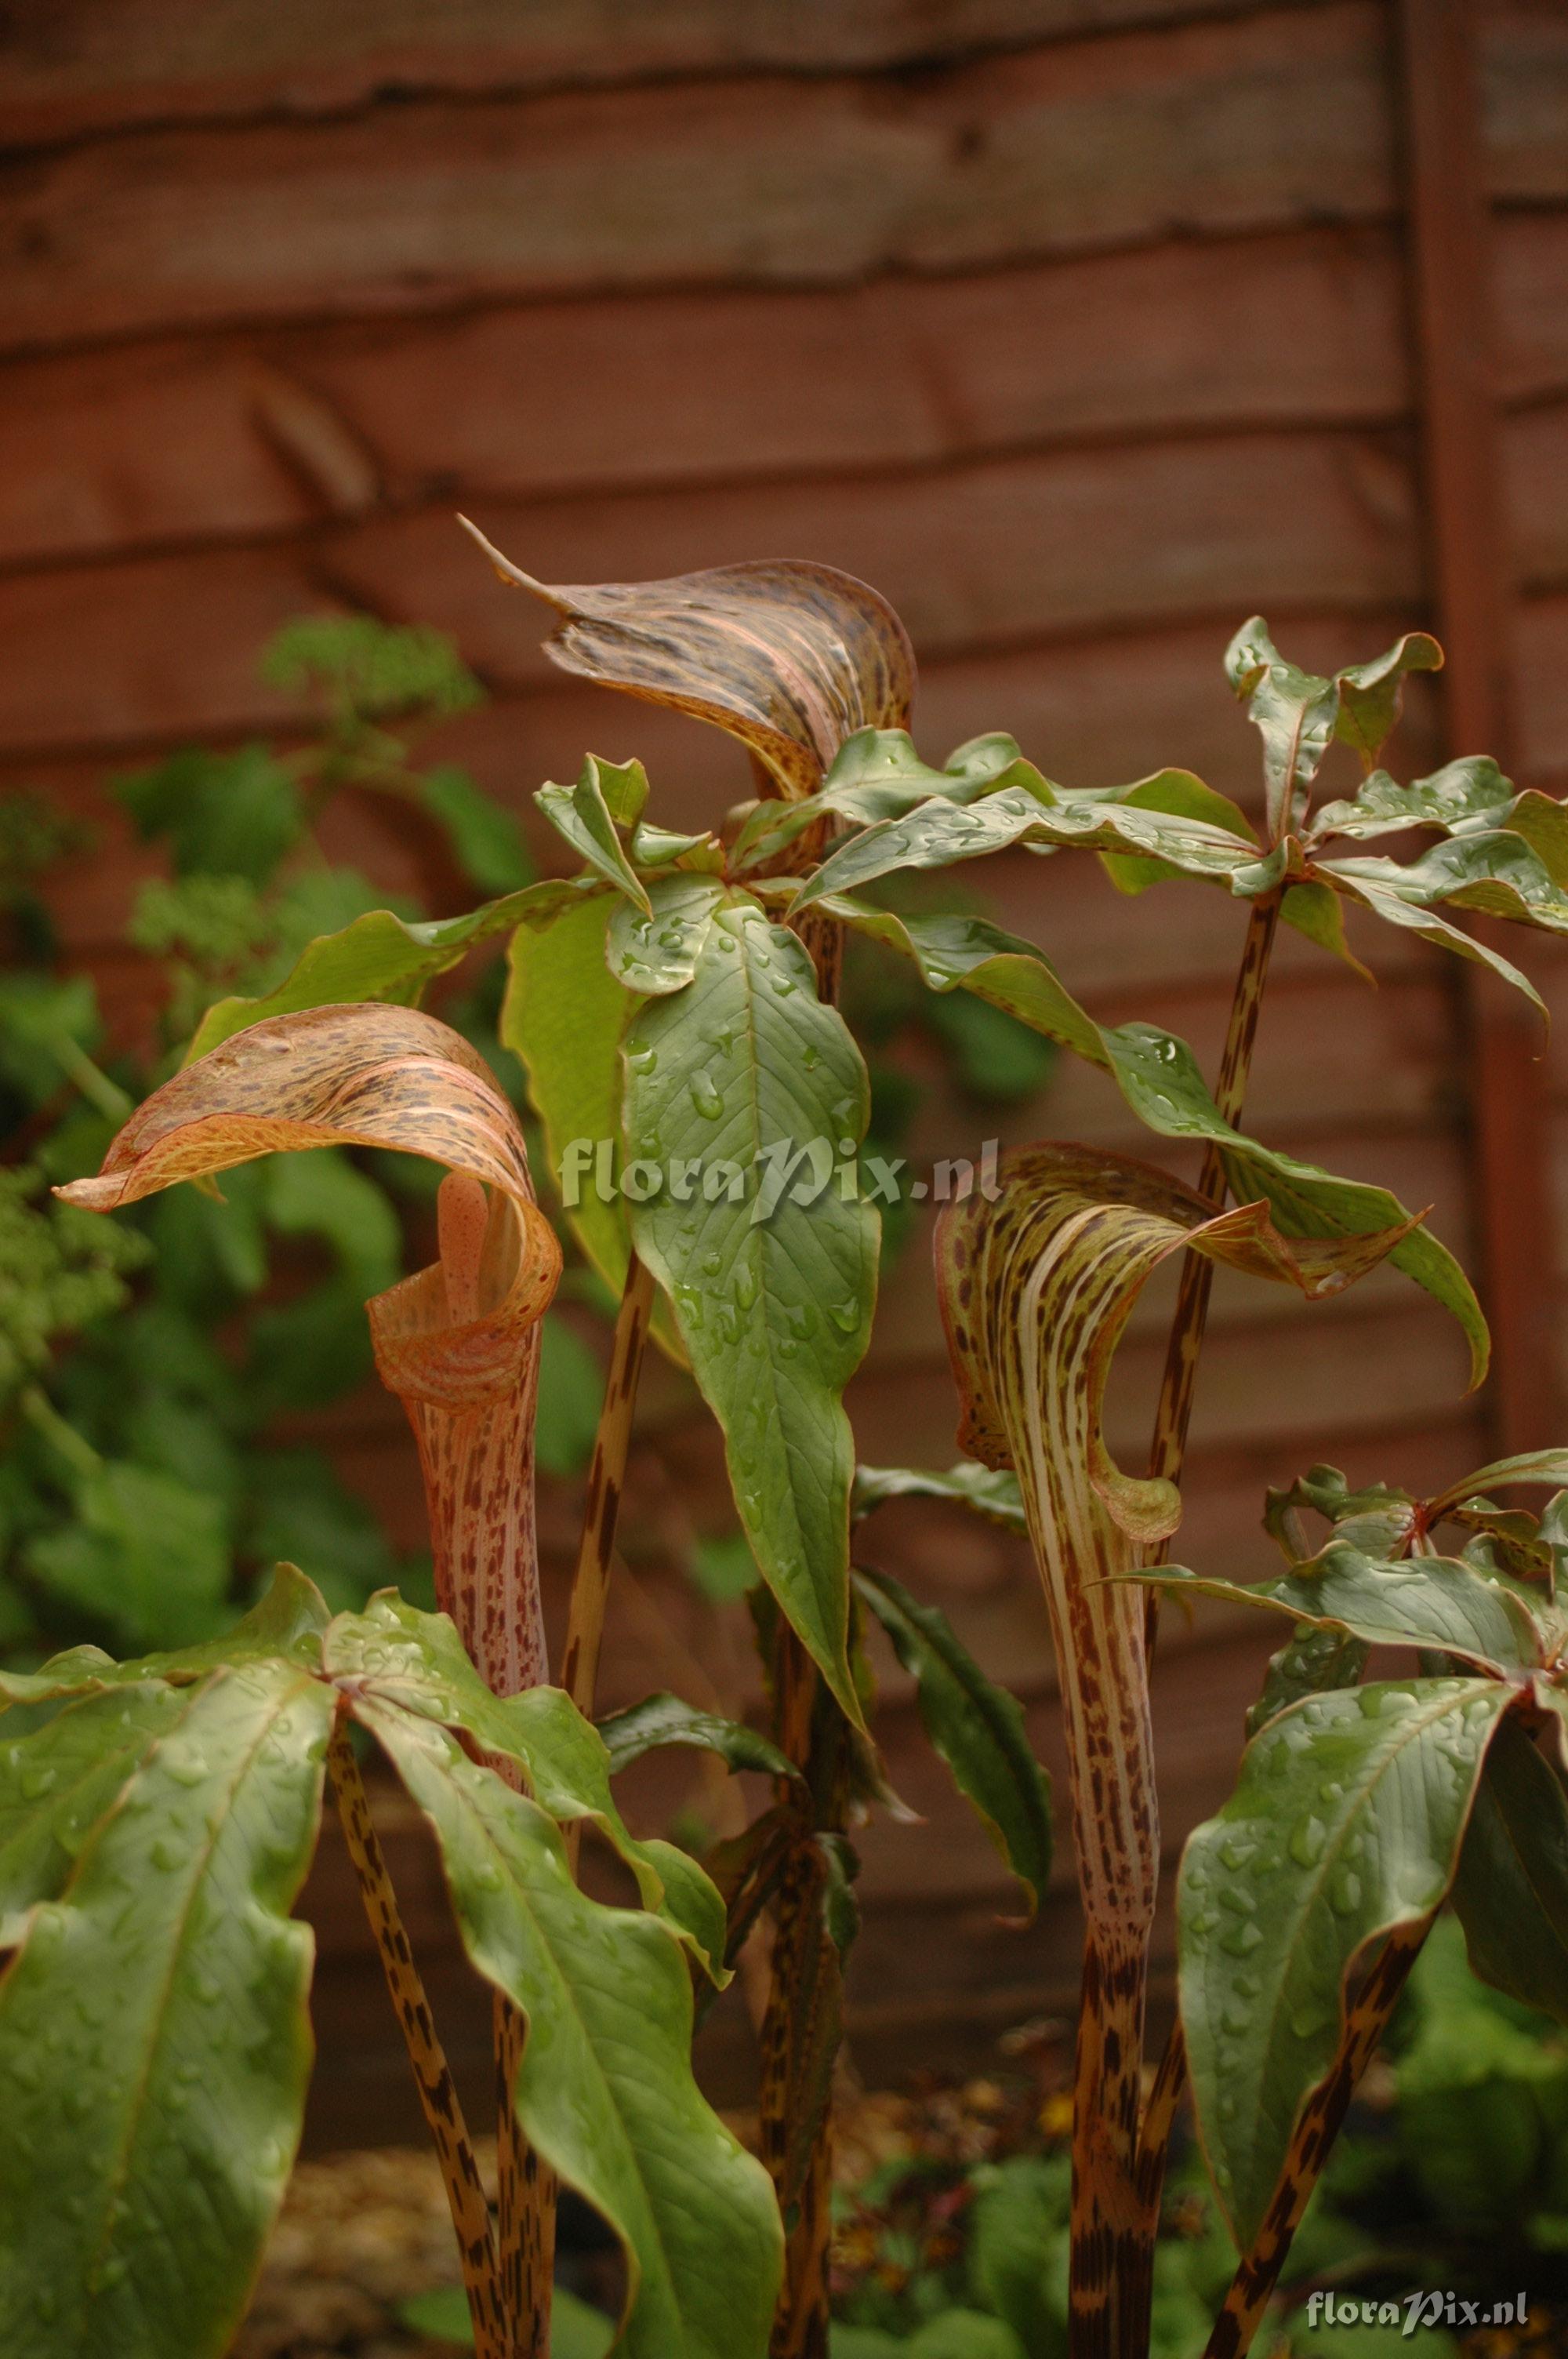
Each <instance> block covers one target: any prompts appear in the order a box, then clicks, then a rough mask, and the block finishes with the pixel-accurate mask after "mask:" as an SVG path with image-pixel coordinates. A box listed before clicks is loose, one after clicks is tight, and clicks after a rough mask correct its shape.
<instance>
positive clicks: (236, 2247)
mask: <svg viewBox="0 0 1568 2359" xmlns="http://www.w3.org/2000/svg"><path fill="white" fill-rule="evenodd" d="M331 1713H332V1699H331V1697H330V1694H329V1692H328V1690H326V1689H325V1688H323V1687H322V1686H321V1685H320V1684H319V1682H318V1681H316V1680H312V1679H311V1678H310V1677H309V1676H308V1673H306V1672H304V1671H302V1670H301V1669H297V1667H295V1666H293V1665H289V1664H284V1663H273V1664H265V1663H260V1664H254V1665H249V1666H247V1667H245V1668H244V1669H241V1670H237V1671H234V1672H232V1673H220V1674H216V1675H214V1677H213V1678H212V1679H211V1680H209V1681H207V1682H205V1683H204V1684H203V1685H202V1686H200V1687H199V1688H196V1689H194V1690H189V1693H188V1695H187V1697H186V1698H185V1699H184V1700H183V1702H182V1708H181V1712H180V1717H179V1720H178V1726H177V1727H176V1728H174V1729H171V1730H170V1731H169V1732H168V1733H166V1734H163V1735H162V1737H161V1738H160V1740H159V1742H158V1744H157V1746H156V1747H155V1748H154V1750H153V1751H152V1753H151V1754H150V1756H149V1757H148V1759H147V1760H146V1763H145V1765H144V1766H143V1767H142V1768H141V1769H140V1770H139V1771H138V1773H137V1775H136V1776H135V1778H134V1779H133V1781H132V1784H131V1787H130V1788H129V1789H128V1791H127V1793H126V1796H125V1798H124V1803H123V1805H122V1807H121V1808H119V1809H118V1810H114V1811H113V1812H112V1813H111V1814H110V1815H109V1816H108V1817H107V1818H105V1819H104V1820H103V1821H101V1822H100V1824H99V1825H98V1827H97V1828H96V1829H95V1830H94V1831H93V1832H92V1835H91V1836H90V1837H89V1839H88V1842H87V1843H86V1845H85V1847H84V1849H83V1851H82V1854H81V1859H80V1862H79V1863H78V1865H77V1868H76V1871H75V1873H74V1875H72V1876H71V1878H70V1882H69V1883H68V1884H67V1886H65V1888H64V1890H63V1892H62V1894H61V1896H60V1897H59V1899H58V1900H56V1901H50V1902H48V1903H45V1904H43V1905H42V1906H40V1907H39V1908H38V1909H37V1910H36V1911H35V1912H34V1915H33V1918H32V1920H31V1922H30V1925H29V1928H28V1930H27V1938H26V1940H25V1941H24V1943H23V1945H22V1948H21V1949H20V1950H19V1951H18V1952H17V1955H16V1959H15V1961H14V1962H13V1964H12V1966H11V1968H10V1971H9V1972H8V1973H7V1974H6V1976H5V1981H4V1983H3V1984H0V2070H3V2071H4V2072H5V2078H6V2081H7V2083H8V2085H9V2086H10V2088H11V2089H12V2092H13V2096H12V2100H11V2104H10V2107H9V2111H8V2119H7V2123H6V2126H5V2133H4V2136H0V2345H3V2346H4V2347H5V2349H7V2350H16V2351H24V2350H25V2351H27V2352H28V2353H29V2354H35V2355H36V2359H81V2354H83V2353H85V2352H89V2351H92V2352H108V2351H113V2352H114V2354H116V2359H218V2354H220V2353H222V2351H224V2350H226V2349H227V2347H228V2344H229V2341H230V2338H231V2336H232V2333H233V2331H234V2329H235V2327H236V2326H237V2325H238V2323H239V2321H240V2317H241V2315H242V2313H243V2309H244V2305H245V2299H246V2296H247V2293H248V2289H249V2284H250V2280H251V2278H252V2277H253V2276H254V2271H255V2269H256V2267H258V2265H259V2263H260V2259H261V2255H262V2250H263V2247H264V2245H265V2239H266V2236H267V2234H268V2233H269V2231H270V2229H271V2225H272V2222H273V2219H274V2217H275V2215H276V2210H277V2206H278V2203H279V2201H281V2198H282V2194H283V2189H284V2185H285V2182H286V2180H287V2175H288V2170H289V2167H290V2164H291V2162H292V2160H293V2155H294V2149H295V2147H296V2144H297V2138H298V2133H299V2124H300V2118H301V2114H302V2110H303V2104H304V2093H305V2082H306V2077H307V2074H308V2069H309V2060H310V2052H311V2050H310V2034H309V2026H308V2018H307V2015H306V2009H305V1996H306V1988H307V1984H308V1974H309V1966H310V1957H311V1937H310V1934H309V1932H308V1929H307V1928H306V1927H304V1926H302V1925H299V1924H297V1923H294V1922H292V1921H291V1920H290V1919H289V1917H288V1913H287V1912H288V1909H289V1908H290V1906H291V1905H292V1902H293V1899H294V1897H295V1894H296V1892H297V1889H298V1886H299V1884H300V1881H301V1880H302V1878H303V1875H304V1873H305V1869H306V1866H307V1864H308V1861H309V1856H310V1852H311V1849H312V1848H313V1845H314V1843H315V1838H316V1830H317V1826H318V1822H319V1808H320V1792H321V1777H322V1762H323V1757H324V1754H325V1749H326V1743H327V1736H328V1733H329V1730H330V1721H331ZM176 2221H178V2228H176V2226H175V2225H174V2223H175V2222H176Z"/></svg>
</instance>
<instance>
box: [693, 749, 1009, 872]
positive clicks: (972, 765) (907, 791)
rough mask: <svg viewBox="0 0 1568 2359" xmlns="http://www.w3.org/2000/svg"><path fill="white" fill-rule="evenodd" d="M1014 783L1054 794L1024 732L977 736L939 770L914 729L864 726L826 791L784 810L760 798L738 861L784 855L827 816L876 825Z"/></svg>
mask: <svg viewBox="0 0 1568 2359" xmlns="http://www.w3.org/2000/svg"><path fill="white" fill-rule="evenodd" d="M1013 786H1018V787H1023V788H1027V789H1029V790H1030V791H1032V792H1033V793H1035V794H1037V795H1038V796H1039V797H1040V799H1041V800H1042V801H1044V800H1046V799H1049V793H1050V789H1049V788H1047V786H1046V783H1045V780H1044V778H1043V777H1041V775H1040V772H1039V771H1038V770H1037V769H1036V768H1035V767H1034V765H1033V762H1026V761H1025V760H1024V759H1023V756H1022V754H1021V753H1020V752H1019V748H1018V740H1017V738H1016V737H1009V736H1005V735H1004V734H1002V733H1001V732H1000V731H994V732H992V733H991V734H989V735H987V736H984V737H972V738H970V739H969V741H968V744H967V745H960V746H959V747H958V748H957V751H956V752H954V753H952V754H950V755H949V756H947V762H946V767H945V768H943V769H940V770H934V769H932V768H931V766H929V764H927V763H925V762H923V761H922V760H921V758H920V756H919V755H918V754H917V753H916V752H915V750H914V740H913V739H912V738H911V736H910V735H909V733H908V731H907V730H903V729H858V730H857V731H856V732H855V734H854V735H853V736H852V737H847V738H846V739H845V741H844V743H843V745H840V746H839V748H838V753H837V754H836V755H835V756H834V759H833V765H832V767H831V768H830V769H829V770H828V772H827V777H826V778H825V779H824V780H823V784H822V789H821V792H820V793H818V794H816V795H811V796H808V797H807V798H806V800H805V801H803V802H798V803H792V804H790V805H789V806H788V807H787V808H786V809H785V810H775V809H774V808H773V805H772V804H770V803H759V804H758V806H757V808H756V810H754V811H753V812H752V815H751V817H750V818H749V819H748V820H747V821H746V823H745V825H744V826H743V827H742V828H741V832H740V834H739V835H738V836H737V837H736V839H735V846H734V852H733V855H732V859H733V864H734V867H735V869H736V870H737V871H739V870H741V869H747V868H754V867H756V866H757V865H758V864H759V863H760V862H762V861H764V860H771V859H776V858H777V856H778V854H779V853H781V852H783V851H784V847H785V846H786V845H787V844H790V843H794V841H795V837H796V836H797V835H800V834H801V833H803V832H804V831H805V830H806V828H808V827H814V826H816V825H818V824H819V823H820V821H822V820H824V819H825V818H827V817H833V818H839V819H849V820H854V821H858V822H859V823H860V825H861V826H871V825H873V824H875V823H876V822H877V821H880V820H884V819H900V818H902V817H903V814H904V812H906V811H910V810H914V808H915V806H916V805H917V804H920V803H926V802H929V801H930V800H931V799H932V798H933V796H937V797H942V798H945V799H946V800H947V801H948V802H950V803H953V804H955V805H963V804H966V803H972V802H978V801H979V799H980V797H981V796H982V795H991V794H995V793H996V792H997V791H998V790H999V789H1000V788H1003V787H1013Z"/></svg>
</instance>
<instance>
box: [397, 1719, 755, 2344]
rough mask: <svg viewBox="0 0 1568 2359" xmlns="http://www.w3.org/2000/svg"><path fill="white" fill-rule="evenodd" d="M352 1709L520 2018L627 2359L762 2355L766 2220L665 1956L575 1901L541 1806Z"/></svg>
mask: <svg viewBox="0 0 1568 2359" xmlns="http://www.w3.org/2000/svg"><path fill="white" fill-rule="evenodd" d="M362 1712H363V1716H364V1718H365V1720H366V1722H367V1723H368V1724H369V1725H370V1726H371V1727H372V1728H373V1732H374V1734H375V1735H376V1737H377V1739H378V1741H379V1742H380V1743H381V1744H382V1745H384V1748H385V1749H386V1751H387V1752H388V1753H389V1754H390V1755H391V1757H392V1759H393V1761H394V1763H395V1767H396V1768H397V1770H398V1773H399V1775H400V1776H401V1777H402V1778H403V1780H404V1783H405V1784H406V1787H407V1788H408V1790H409V1792H410V1794H411V1795H412V1797H413V1799H414V1800H415V1801H416V1804H417V1805H418V1807H419V1808H420V1809H421V1810H423V1811H424V1812H425V1814H426V1816H427V1818H428V1819H429V1821H430V1822H431V1824H432V1826H433V1827H434V1829H435V1832H436V1835H437V1839H438V1843H439V1844H440V1846H441V1853H442V1858H443V1862H444V1864H445V1867H446V1872H447V1877H448V1882H449V1888H450V1891H451V1895H452V1900H453V1905H454V1907H455V1908H456V1910H457V1914H458V1919H459V1924H460V1930H461V1931H462V1935H463V1940H464V1944H465V1946H466V1948H467V1950H468V1953H469V1956H470V1959H471V1961H472V1962H473V1964H474V1965H475V1966H476V1967H477V1969H478V1971H479V1972H480V1973H481V1974H483V1975H484V1976H485V1978H486V1979H487V1981H489V1982H491V1983H492V1984H494V1985H495V1986H496V1987H497V1988H498V1989H500V1990H503V1991H504V1992H505V1993H506V1994H507V1995H508V1996H509V1997H510V1998H511V1999H512V2001H513V2003H514V2005H515V2006H518V2007H520V2008H521V2009H522V2011H523V2013H524V2015H525V2016H526V2017H527V2018H528V2038H527V2042H526V2045H525V2047H524V2055H523V2064H522V2070H521V2072H520V2074H519V2077H518V2084H517V2109H518V2114H519V2117H520V2119H521V2121H522V2123H523V2126H524V2131H525V2132H526V2134H527V2136H528V2138H529V2140H530V2142H531V2144H533V2145H534V2146H535V2147H537V2149H538V2151H539V2152H540V2154H541V2155H543V2156H544V2158H545V2159H546V2161H547V2162H548V2163H549V2164H550V2166H551V2168H552V2169H555V2170H556V2171H557V2172H558V2173H559V2174H560V2176H561V2177H562V2178H563V2179H564V2180H566V2182H567V2184H568V2186H571V2187H574V2188H576V2189H577V2190H578V2191H579V2193H580V2194H582V2195H584V2196H585V2197H586V2198H587V2200H588V2201H589V2202H590V2203H591V2204H592V2205H593V2207H594V2209H595V2210H596V2211H597V2212H599V2213H600V2215H601V2217H602V2218H603V2219H605V2220H606V2221H607V2222H608V2223H609V2224H610V2225H611V2228H612V2229H613V2230H614V2232H615V2234H617V2236H618V2237H619V2238H620V2240H621V2242H622V2245H623V2247H624V2249H625V2251H626V2255H627V2260H628V2265H629V2274H630V2277H631V2288H630V2292H629V2299H628V2312H627V2316H626V2320H625V2323H624V2348H625V2351H626V2353H627V2354H628V2359H669V2354H672V2353H674V2352H676V2351H678V2352H680V2353H682V2354H689V2359H763V2354H765V2353H766V2350H767V2343H768V2328H769V2322H770V2320H771V2317H772V2312H773V2294H774V2290H775V2288H776V2286H777V2282H778V2277H779V2272H780V2267H781V2262H782V2235H781V2231H780V2227H779V2221H778V2214H777V2212H776V2209H775V2207H774V2204H773V2190H772V2188H771V2186H770V2185H769V2182H768V2180H767V2178H766V2175H765V2174H764V2173H763V2171H762V2169H761V2167H760V2166H759V2165H758V2164H757V2163H755V2162H753V2161H752V2159H751V2158H750V2157H749V2156H748V2155H746V2154H745V2153H744V2152H743V2151H742V2150H741V2147H739V2146H738V2145H737V2144H736V2142H735V2140H734V2138H733V2137H731V2136H730V2133H729V2131H728V2130H726V2129H725V2128H724V2126H723V2125H722V2124H721V2123H720V2122H719V2118H718V2116H717V2114H713V2113H712V2112H711V2111H710V2110H709V2109H708V2105H707V2104H705V2102H704V2101H703V2099H702V2097H701V2096H700V2094H699V2093H698V2092H697V2085H696V2082H694V2081H693V2080H692V2078H691V2068H690V2061H689V2050H690V2043H691V2029H692V2001H691V1986H690V1983H689V1981H688V1979H687V1973H686V1969H685V1967H684V1965H683V1963H682V1962H681V1956H680V1952H679V1951H678V1949H677V1948H676V1945H675V1944H674V1942H672V1941H671V1940H670V1939H669V1937H668V1935H667V1934H666V1933H665V1932H664V1931H663V1930H662V1929H661V1928H660V1927H659V1926H658V1925H657V1924H656V1923H655V1922H654V1920H653V1919H649V1918H647V1917H643V1916H640V1915H638V1914H637V1913H635V1912H634V1911H629V1910H626V1909H619V1908H603V1907H601V1906H600V1904H599V1903H598V1902H595V1901H592V1900H589V1898H588V1897H586V1896H585V1895H584V1894H583V1893H581V1892H579V1890H578V1888H577V1886H576V1885H575V1884H574V1883H573V1881H572V1878H571V1873H570V1870H569V1868H568V1864H567V1859H566V1854H565V1851H564V1849H563V1847H562V1844H561V1841H560V1837H559V1835H558V1834H557V1832H556V1830H555V1828H554V1827H553V1826H552V1825H551V1823H550V1821H549V1820H548V1819H547V1818H546V1815H545V1813H544V1812H543V1811H542V1810H539V1809H538V1808H537V1807H536V1806H535V1804H534V1803H532V1802H530V1801H528V1800H526V1799H524V1797H523V1796H521V1795H518V1794H515V1793H514V1792H513V1791H512V1790H511V1789H510V1788H508V1787H506V1786H504V1785H503V1784H502V1782H501V1780H500V1779H499V1778H497V1777H493V1776H492V1775H491V1774H490V1773H489V1772H488V1771H487V1770H484V1769H482V1768H480V1767H477V1766H476V1765H475V1764H474V1763H472V1762H470V1761H469V1760H467V1759H466V1758H465V1756H463V1755H462V1754H461V1753H460V1750H459V1748H458V1747H457V1745H455V1744H454V1743H453V1741H452V1739H451V1738H450V1737H449V1736H448V1735H447V1734H445V1733H444V1731H442V1730H440V1729H438V1728H437V1727H435V1726H434V1725H433V1724H432V1723H428V1722H422V1721H419V1720H417V1719H416V1718H414V1717H412V1716H411V1715H409V1714H407V1713H406V1712H402V1711H400V1710H399V1709H397V1708H396V1707H395V1706H392V1705H388V1704H385V1703H379V1702H372V1701H366V1702H365V1703H364V1704H363V1706H362Z"/></svg>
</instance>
